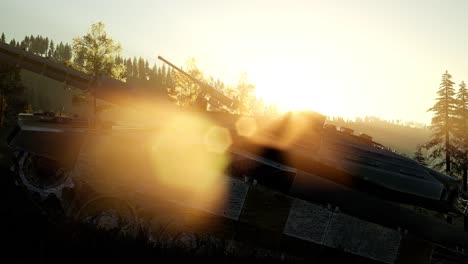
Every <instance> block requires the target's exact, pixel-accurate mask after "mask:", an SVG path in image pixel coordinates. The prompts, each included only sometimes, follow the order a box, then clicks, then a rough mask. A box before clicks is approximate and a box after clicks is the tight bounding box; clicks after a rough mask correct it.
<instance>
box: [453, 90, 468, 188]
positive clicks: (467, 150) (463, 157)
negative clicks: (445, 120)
mask: <svg viewBox="0 0 468 264" xmlns="http://www.w3.org/2000/svg"><path fill="white" fill-rule="evenodd" d="M456 99H457V101H456V102H457V105H456V122H455V131H456V133H455V140H456V141H455V142H456V145H457V149H458V157H457V160H458V162H457V163H458V168H459V171H461V172H462V175H463V189H464V190H465V191H467V188H468V187H467V170H468V89H466V85H465V83H464V82H461V83H460V88H459V89H458V92H457V95H456Z"/></svg>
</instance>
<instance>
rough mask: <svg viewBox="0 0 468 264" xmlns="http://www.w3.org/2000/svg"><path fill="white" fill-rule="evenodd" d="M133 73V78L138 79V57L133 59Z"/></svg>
mask: <svg viewBox="0 0 468 264" xmlns="http://www.w3.org/2000/svg"><path fill="white" fill-rule="evenodd" d="M132 64H133V72H132V77H133V78H138V61H137V58H136V57H133V62H132Z"/></svg>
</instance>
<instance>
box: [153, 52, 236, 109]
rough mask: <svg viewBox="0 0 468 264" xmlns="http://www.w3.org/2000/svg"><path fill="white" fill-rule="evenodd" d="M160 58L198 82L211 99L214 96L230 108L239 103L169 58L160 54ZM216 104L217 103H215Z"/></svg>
mask: <svg viewBox="0 0 468 264" xmlns="http://www.w3.org/2000/svg"><path fill="white" fill-rule="evenodd" d="M158 59H159V60H161V61H163V62H164V63H166V64H167V65H169V66H171V67H172V68H173V69H175V70H176V71H178V72H179V73H181V74H183V75H184V76H186V77H187V78H189V79H190V80H191V81H193V82H194V83H196V84H198V85H199V86H200V87H201V89H202V93H203V94H209V95H210V100H212V98H214V99H215V100H216V101H218V102H220V103H222V104H223V105H225V106H227V107H229V108H231V107H233V106H235V105H236V103H237V102H236V100H233V99H231V98H229V97H227V96H226V95H224V94H223V93H222V92H220V91H218V90H217V89H216V88H214V87H213V86H211V85H209V84H207V83H205V82H202V81H200V80H198V79H197V78H195V77H193V76H192V75H190V74H188V73H186V72H185V71H183V70H182V69H180V68H179V67H177V66H175V65H174V64H172V63H171V62H169V61H168V60H166V59H164V58H163V57H161V56H158ZM214 104H215V105H216V104H217V103H214Z"/></svg>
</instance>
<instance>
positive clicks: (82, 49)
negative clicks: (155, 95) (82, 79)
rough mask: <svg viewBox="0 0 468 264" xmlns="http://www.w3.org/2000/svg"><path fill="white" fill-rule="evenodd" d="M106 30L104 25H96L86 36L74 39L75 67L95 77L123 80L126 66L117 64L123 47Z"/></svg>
mask: <svg viewBox="0 0 468 264" xmlns="http://www.w3.org/2000/svg"><path fill="white" fill-rule="evenodd" d="M104 28H105V25H104V23H102V22H98V23H95V24H93V25H91V28H90V30H89V31H88V33H87V34H86V35H84V36H82V37H75V38H74V39H73V44H72V50H73V55H74V66H75V67H76V68H77V69H78V70H81V71H83V72H86V73H89V74H92V75H93V76H97V77H100V76H110V77H113V78H116V79H123V77H124V72H125V66H124V65H123V64H116V63H115V59H116V57H117V56H118V55H119V54H120V52H121V46H120V44H118V43H115V42H114V40H113V39H112V38H110V37H109V36H108V35H107V32H106V31H105V29H104Z"/></svg>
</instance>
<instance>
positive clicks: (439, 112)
mask: <svg viewBox="0 0 468 264" xmlns="http://www.w3.org/2000/svg"><path fill="white" fill-rule="evenodd" d="M451 78H452V76H451V75H450V74H449V73H448V72H447V71H445V73H444V74H442V81H441V83H440V88H439V90H438V91H437V95H438V97H437V99H436V103H435V104H434V106H433V107H431V108H430V109H429V110H428V111H432V112H434V116H433V117H432V121H431V131H432V135H431V137H432V138H431V140H430V141H429V142H428V143H426V145H425V148H426V149H428V150H429V151H430V154H429V158H430V160H431V162H432V163H433V167H434V168H435V169H438V170H440V169H442V168H443V167H444V166H445V172H446V173H447V174H451V167H450V165H451V164H452V162H453V161H454V156H453V155H454V153H455V148H454V145H453V143H452V141H451V137H452V136H453V134H454V133H455V127H454V115H455V109H456V100H455V98H454V96H455V90H454V88H453V84H454V82H453V81H452V80H451ZM443 156H445V160H441V157H443Z"/></svg>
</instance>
